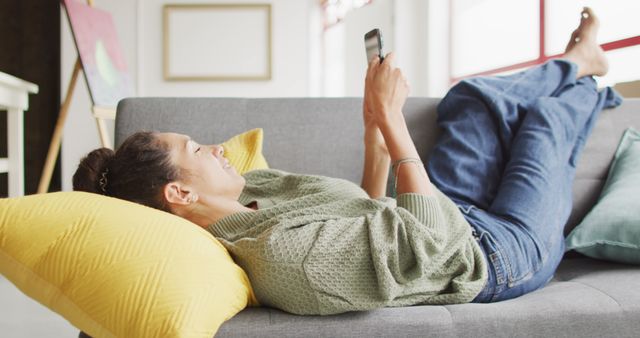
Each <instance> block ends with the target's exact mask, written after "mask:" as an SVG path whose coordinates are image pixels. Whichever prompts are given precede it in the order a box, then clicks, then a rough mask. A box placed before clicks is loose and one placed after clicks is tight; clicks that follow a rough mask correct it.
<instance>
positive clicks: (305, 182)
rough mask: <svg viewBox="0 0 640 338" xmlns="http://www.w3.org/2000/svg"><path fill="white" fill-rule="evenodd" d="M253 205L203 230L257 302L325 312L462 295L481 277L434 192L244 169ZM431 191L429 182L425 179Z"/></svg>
mask: <svg viewBox="0 0 640 338" xmlns="http://www.w3.org/2000/svg"><path fill="white" fill-rule="evenodd" d="M245 178H246V181H247V184H246V187H245V189H244V191H243V192H242V194H241V196H240V198H239V201H240V202H241V203H243V204H245V205H246V204H249V203H250V202H252V201H255V202H257V204H258V210H257V211H253V212H239V213H236V214H233V215H230V216H227V217H224V218H222V219H220V220H218V221H217V222H216V223H214V224H212V225H210V226H209V231H210V232H211V233H212V234H213V235H214V236H216V237H218V238H219V239H220V240H221V242H222V244H223V245H224V246H225V247H226V248H227V249H228V250H229V252H230V253H231V255H232V256H233V258H234V260H235V261H236V263H238V265H240V266H241V267H242V268H244V270H245V271H246V273H247V275H248V276H249V279H250V280H251V284H252V286H253V289H254V291H255V294H256V297H257V299H258V301H259V302H260V303H261V304H262V305H266V306H271V307H275V308H279V309H282V310H284V311H288V312H291V313H295V314H308V315H310V314H313V315H328V314H335V313H341V312H347V311H358V310H368V309H374V308H379V307H385V306H406V305H414V304H453V303H465V302H469V301H471V300H473V298H474V297H475V296H476V295H477V294H478V293H479V292H480V291H481V290H482V288H483V286H484V284H485V282H486V280H487V265H486V262H485V258H484V255H483V253H482V251H481V249H480V247H479V245H478V243H477V242H476V241H475V239H474V238H473V236H472V234H471V229H470V226H469V224H468V223H467V222H466V221H465V219H464V217H463V216H462V214H461V213H460V211H459V210H458V208H457V207H456V205H455V204H454V203H453V202H452V201H451V200H449V199H448V198H447V197H446V196H445V195H444V194H442V193H441V192H439V191H437V190H436V193H435V196H431V197H428V196H424V195H419V194H401V195H399V196H398V198H397V203H396V200H394V199H392V198H386V197H385V198H380V199H370V198H369V196H368V195H367V193H366V192H365V191H364V190H362V189H361V188H360V187H359V186H357V185H355V184H353V183H352V182H349V181H346V180H342V179H336V178H329V177H322V176H312V175H295V174H289V173H285V172H282V171H277V170H271V169H267V170H255V171H251V172H248V173H246V174H245ZM434 189H435V187H434Z"/></svg>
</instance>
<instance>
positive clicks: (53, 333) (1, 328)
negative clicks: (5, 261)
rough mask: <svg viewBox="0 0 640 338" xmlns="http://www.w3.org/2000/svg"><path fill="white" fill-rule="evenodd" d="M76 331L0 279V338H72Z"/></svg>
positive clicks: (3, 279)
mask: <svg viewBox="0 0 640 338" xmlns="http://www.w3.org/2000/svg"><path fill="white" fill-rule="evenodd" d="M78 333H79V330H78V329H76V328H75V327H73V326H72V325H71V324H69V322H67V321H66V320H65V319H64V318H62V317H60V316H59V315H57V314H56V313H55V312H53V311H51V310H49V309H48V308H46V307H45V306H43V305H40V303H38V302H36V301H34V300H31V298H29V297H27V296H25V295H24V294H23V293H22V292H21V291H20V290H18V288H16V287H15V286H14V285H13V284H11V282H9V281H8V280H6V279H5V278H4V277H3V276H2V275H0V337H3V338H22V337H24V338H26V337H30V338H32V337H33V338H35V337H43V338H44V337H56V338H67V337H68V338H75V337H78Z"/></svg>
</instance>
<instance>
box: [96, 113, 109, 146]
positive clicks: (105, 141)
mask: <svg viewBox="0 0 640 338" xmlns="http://www.w3.org/2000/svg"><path fill="white" fill-rule="evenodd" d="M96 123H97V124H98V131H99V132H100V141H101V142H102V146H103V147H105V148H109V149H113V147H112V146H111V140H110V138H109V132H108V130H107V125H106V123H105V121H104V119H102V118H99V117H96Z"/></svg>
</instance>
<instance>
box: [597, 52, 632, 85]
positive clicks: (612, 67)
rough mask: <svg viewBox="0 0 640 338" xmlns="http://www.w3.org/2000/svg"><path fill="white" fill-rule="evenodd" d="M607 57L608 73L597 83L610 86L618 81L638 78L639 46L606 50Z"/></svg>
mask: <svg viewBox="0 0 640 338" xmlns="http://www.w3.org/2000/svg"><path fill="white" fill-rule="evenodd" d="M607 58H608V59H609V73H608V74H607V75H606V76H604V77H602V78H601V79H599V80H598V85H600V86H612V85H614V84H616V83H618V82H627V81H635V80H638V79H640V61H639V60H640V46H633V47H627V48H622V49H615V50H612V51H608V52H607Z"/></svg>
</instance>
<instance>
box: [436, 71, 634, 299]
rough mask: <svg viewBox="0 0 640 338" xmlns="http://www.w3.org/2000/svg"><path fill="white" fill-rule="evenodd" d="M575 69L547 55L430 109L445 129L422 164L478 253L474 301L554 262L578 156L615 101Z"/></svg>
mask: <svg viewBox="0 0 640 338" xmlns="http://www.w3.org/2000/svg"><path fill="white" fill-rule="evenodd" d="M576 71H577V67H576V65H575V64H573V63H571V62H568V61H564V60H553V61H549V62H547V63H545V64H543V65H541V66H538V67H535V68H532V69H529V70H526V71H523V72H520V73H517V74H514V75H510V76H503V77H481V78H474V79H470V80H465V81H462V82H460V83H458V84H457V85H456V86H454V87H453V88H452V89H451V90H450V91H449V93H448V94H447V95H446V97H445V98H444V99H443V100H442V102H441V103H440V105H439V106H438V124H439V126H440V127H441V128H442V130H443V133H442V135H441V136H440V138H439V139H438V142H437V144H436V146H435V148H434V150H433V151H432V153H431V156H430V158H429V162H428V166H427V170H428V172H429V175H430V178H431V180H432V182H433V184H434V185H435V186H436V187H438V189H440V190H441V191H442V192H443V193H445V194H446V195H447V196H449V197H450V198H451V199H452V200H453V201H454V202H455V203H456V204H458V207H459V208H460V210H461V211H462V213H463V214H464V216H465V217H466V219H467V221H468V222H469V223H470V224H471V226H472V227H473V232H474V235H475V237H476V239H477V240H478V241H479V242H480V244H481V245H480V246H481V247H482V249H483V250H484V252H485V254H486V257H487V262H488V263H489V264H488V265H489V281H488V283H487V285H486V286H485V288H484V290H483V291H482V292H481V293H480V294H479V295H478V296H477V297H476V299H475V300H474V302H493V301H500V300H505V299H510V298H514V297H517V296H520V295H522V294H525V293H527V292H531V291H533V290H536V289H538V288H540V287H542V286H544V285H545V284H547V282H548V281H549V280H551V278H552V277H553V274H554V272H555V270H556V268H557V266H558V264H559V262H560V260H561V259H562V255H563V253H564V237H563V228H564V225H565V223H566V221H567V219H568V218H569V214H570V212H571V209H572V185H573V179H574V176H575V169H576V163H577V161H578V157H579V156H580V153H581V151H582V149H583V147H584V144H585V141H586V139H587V137H588V136H589V134H590V132H591V130H592V129H593V126H594V124H595V122H596V119H597V116H598V113H599V112H600V111H601V110H602V109H603V108H605V107H613V106H616V105H619V104H620V103H621V102H622V99H621V98H620V96H619V95H618V94H616V93H615V92H614V91H613V90H612V89H610V88H607V89H605V90H603V91H601V92H598V91H597V87H596V83H595V81H594V80H593V78H591V77H583V78H580V79H576Z"/></svg>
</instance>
